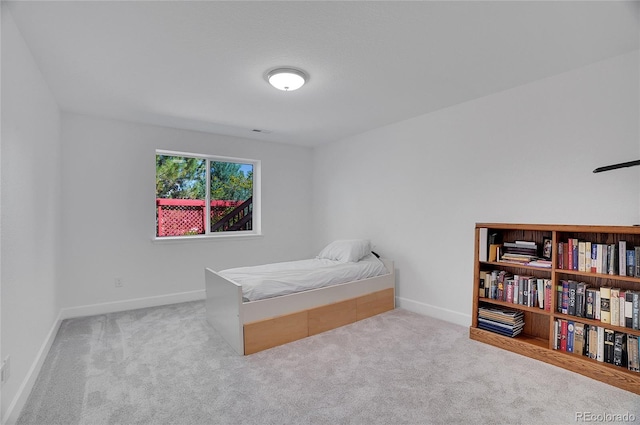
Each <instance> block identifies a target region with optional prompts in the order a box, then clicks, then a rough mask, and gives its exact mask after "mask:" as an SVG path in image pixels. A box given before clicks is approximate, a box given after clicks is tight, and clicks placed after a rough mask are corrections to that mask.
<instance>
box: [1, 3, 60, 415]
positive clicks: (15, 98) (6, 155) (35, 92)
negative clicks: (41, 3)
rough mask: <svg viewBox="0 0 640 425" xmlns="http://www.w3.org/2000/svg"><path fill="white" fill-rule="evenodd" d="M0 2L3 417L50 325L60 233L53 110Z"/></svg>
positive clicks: (29, 374) (55, 308)
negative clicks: (6, 367) (6, 373)
mask: <svg viewBox="0 0 640 425" xmlns="http://www.w3.org/2000/svg"><path fill="white" fill-rule="evenodd" d="M5 6H6V5H5V4H4V3H3V4H2V36H1V39H2V144H1V150H2V159H1V166H0V169H1V175H0V181H1V201H0V202H1V204H2V217H1V228H2V234H1V238H0V244H1V246H2V259H1V261H2V272H1V277H0V278H1V281H2V303H1V304H2V307H1V311H2V320H1V322H2V329H1V332H2V334H1V335H2V338H1V350H0V352H1V354H0V358H2V359H5V358H6V357H7V356H10V357H11V362H10V378H9V380H8V381H7V382H6V383H5V384H3V385H2V391H1V392H2V397H1V405H2V409H1V415H2V418H3V423H4V421H5V420H7V417H8V416H9V414H10V413H11V412H13V413H14V414H17V411H19V408H20V406H18V409H15V410H14V408H15V406H16V405H20V403H21V402H22V403H23V402H24V397H26V395H27V394H21V393H20V391H21V390H20V387H21V386H23V385H26V383H27V382H28V381H30V380H31V382H32V381H33V379H35V374H34V373H32V372H33V371H34V366H35V365H34V362H37V361H38V360H39V359H40V358H41V357H40V356H39V353H40V352H41V351H42V350H44V349H45V348H46V347H43V343H44V342H45V341H47V340H48V335H49V334H50V333H51V332H53V331H54V330H55V329H56V328H55V324H56V318H57V316H58V312H59V303H58V276H59V265H60V256H59V252H60V245H59V241H60V234H61V232H60V226H61V217H60V205H61V202H60V195H61V191H60V176H61V171H60V167H61V164H60V150H61V147H60V112H59V109H58V106H57V104H56V102H55V100H54V99H53V96H52V94H51V93H50V91H49V88H48V87H47V85H46V83H45V81H44V80H43V77H42V75H41V74H40V71H39V70H38V68H37V66H36V64H35V63H34V61H33V58H32V56H31V54H30V52H29V49H28V48H27V46H26V44H25V42H24V40H23V38H22V36H21V35H20V33H19V31H18V29H17V28H16V26H15V24H14V22H13V20H12V18H11V16H10V14H9V12H8V11H7V10H6V9H5ZM20 395H22V396H23V397H22V398H20V397H19V396H20ZM14 419H15V418H14Z"/></svg>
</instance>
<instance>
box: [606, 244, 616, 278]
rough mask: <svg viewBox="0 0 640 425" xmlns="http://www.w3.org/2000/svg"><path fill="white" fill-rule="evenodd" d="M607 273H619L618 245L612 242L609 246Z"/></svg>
mask: <svg viewBox="0 0 640 425" xmlns="http://www.w3.org/2000/svg"><path fill="white" fill-rule="evenodd" d="M607 274H618V247H617V246H616V244H611V245H609V246H608V250H607Z"/></svg>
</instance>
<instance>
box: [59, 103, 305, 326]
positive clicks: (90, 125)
mask: <svg viewBox="0 0 640 425" xmlns="http://www.w3.org/2000/svg"><path fill="white" fill-rule="evenodd" d="M62 127H63V129H62V145H63V149H62V152H63V158H62V169H63V174H62V186H63V188H64V190H63V236H62V253H63V258H62V288H61V291H60V296H61V302H62V306H63V307H65V308H69V309H71V311H68V312H67V315H77V314H95V312H97V311H100V308H98V309H96V308H94V307H86V306H92V305H94V304H104V303H115V305H111V306H102V307H101V308H103V309H104V308H106V310H105V311H108V310H117V309H123V308H127V307H136V306H138V305H140V306H148V305H151V304H154V303H155V301H153V300H152V299H150V298H152V297H159V298H158V299H157V300H156V301H157V303H164V302H175V301H180V300H184V299H189V298H199V297H204V292H203V291H204V268H205V267H211V268H213V269H218V270H220V269H224V268H229V267H235V266H240V265H252V264H260V263H268V262H272V261H285V260H291V259H300V258H305V257H308V256H309V255H311V232H312V229H311V227H312V221H311V185H312V183H311V182H312V180H311V178H312V176H311V173H310V172H309V170H310V168H311V165H312V150H311V149H309V148H302V147H295V146H290V145H285V144H277V143H263V142H258V141H252V140H245V139H239V138H234V137H227V136H219V135H213V134H207V133H199V132H193V131H185V130H177V129H170V128H163V127H154V126H148V125H140V124H133V123H126V122H122V121H114V120H106V119H99V118H92V117H88V116H84V115H77V114H70V113H65V114H63V124H62ZM156 149H166V150H175V151H184V152H195V153H204V154H215V155H223V156H232V157H239V158H248V159H258V160H261V161H262V231H263V234H264V236H263V237H260V238H255V239H247V240H244V239H243V240H230V239H224V240H207V241H189V242H182V243H175V242H166V241H165V242H152V239H153V237H154V234H155V150H156ZM115 277H122V278H123V279H124V285H123V287H122V288H116V287H115V285H114V279H115ZM140 298H142V299H143V301H142V302H141V303H139V304H136V303H135V302H133V303H126V302H124V301H126V300H132V299H140ZM123 302H124V303H123Z"/></svg>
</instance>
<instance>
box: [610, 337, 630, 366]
mask: <svg viewBox="0 0 640 425" xmlns="http://www.w3.org/2000/svg"><path fill="white" fill-rule="evenodd" d="M613 364H614V365H616V366H624V367H627V334H625V333H624V332H615V335H614V342H613Z"/></svg>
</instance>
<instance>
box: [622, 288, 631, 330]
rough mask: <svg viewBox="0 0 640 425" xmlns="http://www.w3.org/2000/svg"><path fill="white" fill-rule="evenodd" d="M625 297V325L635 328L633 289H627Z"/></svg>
mask: <svg viewBox="0 0 640 425" xmlns="http://www.w3.org/2000/svg"><path fill="white" fill-rule="evenodd" d="M624 297H625V303H624V326H625V327H627V328H633V291H625V292H624Z"/></svg>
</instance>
